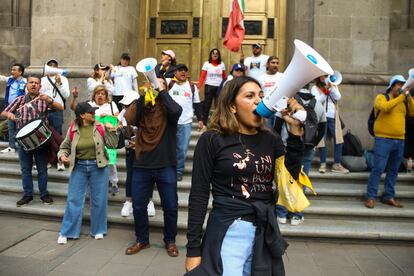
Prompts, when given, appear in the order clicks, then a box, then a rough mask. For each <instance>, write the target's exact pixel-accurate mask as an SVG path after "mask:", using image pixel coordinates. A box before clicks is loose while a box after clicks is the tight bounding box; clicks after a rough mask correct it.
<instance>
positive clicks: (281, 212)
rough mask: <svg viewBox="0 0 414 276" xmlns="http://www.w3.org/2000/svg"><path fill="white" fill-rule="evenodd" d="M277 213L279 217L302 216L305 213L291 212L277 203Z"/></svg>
mask: <svg viewBox="0 0 414 276" xmlns="http://www.w3.org/2000/svg"><path fill="white" fill-rule="evenodd" d="M276 213H277V216H278V217H279V218H292V217H293V216H297V217H300V218H302V217H303V213H301V212H298V213H292V212H289V211H288V209H286V208H285V207H284V206H282V205H279V204H276Z"/></svg>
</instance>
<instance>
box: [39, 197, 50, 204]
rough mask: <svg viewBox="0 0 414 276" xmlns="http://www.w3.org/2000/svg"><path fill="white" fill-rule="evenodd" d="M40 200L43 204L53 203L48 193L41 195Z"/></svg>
mask: <svg viewBox="0 0 414 276" xmlns="http://www.w3.org/2000/svg"><path fill="white" fill-rule="evenodd" d="M40 200H41V201H42V202H43V204H45V205H50V204H53V199H52V198H51V197H50V196H49V195H45V196H41V197H40Z"/></svg>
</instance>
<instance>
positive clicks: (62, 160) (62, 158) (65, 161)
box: [59, 155, 70, 165]
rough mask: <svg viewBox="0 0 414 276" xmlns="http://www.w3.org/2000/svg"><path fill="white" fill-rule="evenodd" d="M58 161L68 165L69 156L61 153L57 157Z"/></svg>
mask: <svg viewBox="0 0 414 276" xmlns="http://www.w3.org/2000/svg"><path fill="white" fill-rule="evenodd" d="M59 161H60V162H62V163H63V164H65V165H69V163H70V159H69V157H67V156H65V155H62V156H61V157H60V158H59Z"/></svg>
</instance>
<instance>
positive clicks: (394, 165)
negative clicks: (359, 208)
mask: <svg viewBox="0 0 414 276" xmlns="http://www.w3.org/2000/svg"><path fill="white" fill-rule="evenodd" d="M403 153H404V140H400V139H388V138H380V137H375V145H374V167H373V168H372V170H371V174H370V176H369V179H368V186H367V195H366V196H367V199H374V198H375V197H376V196H377V194H378V184H379V182H380V180H381V174H382V173H383V172H384V169H385V168H387V175H386V177H385V181H384V194H383V199H385V200H388V199H391V198H394V196H395V182H396V181H397V176H398V168H399V167H400V164H401V159H402V157H403ZM387 164H388V165H387Z"/></svg>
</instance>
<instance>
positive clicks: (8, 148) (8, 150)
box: [0, 147, 16, 153]
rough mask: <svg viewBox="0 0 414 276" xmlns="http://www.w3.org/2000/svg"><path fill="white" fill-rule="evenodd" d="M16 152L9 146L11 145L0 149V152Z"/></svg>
mask: <svg viewBox="0 0 414 276" xmlns="http://www.w3.org/2000/svg"><path fill="white" fill-rule="evenodd" d="M14 152H16V149H14V148H11V147H7V148H5V149H4V150H1V151H0V153H14Z"/></svg>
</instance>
